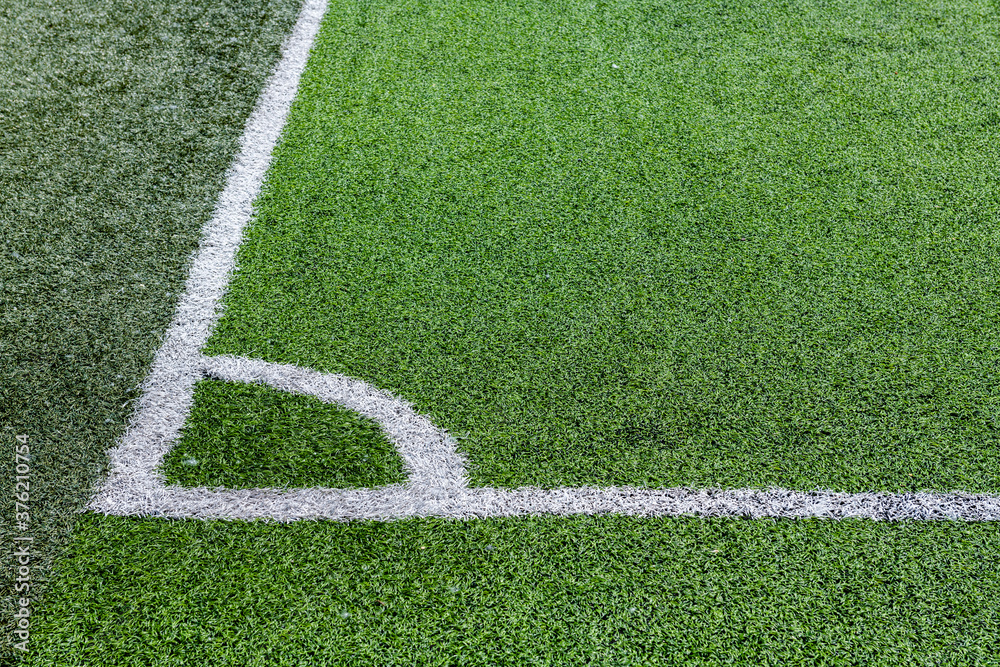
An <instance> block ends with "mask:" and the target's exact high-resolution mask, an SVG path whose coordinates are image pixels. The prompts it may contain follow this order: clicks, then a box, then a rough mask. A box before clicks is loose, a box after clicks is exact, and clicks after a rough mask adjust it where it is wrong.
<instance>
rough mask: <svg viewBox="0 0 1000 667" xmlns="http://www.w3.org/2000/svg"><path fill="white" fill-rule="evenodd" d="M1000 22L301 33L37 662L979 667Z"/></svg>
mask: <svg viewBox="0 0 1000 667" xmlns="http://www.w3.org/2000/svg"><path fill="white" fill-rule="evenodd" d="M321 17H322V23H321V22H320V19H321ZM997 26H998V15H997V8H996V7H995V6H994V5H990V4H986V3H977V2H969V3H965V4H962V6H961V7H956V6H955V5H953V4H949V5H944V4H936V3H902V2H900V3H896V2H885V3H880V2H843V3H792V4H788V5H787V6H784V5H783V6H780V7H779V6H765V7H759V6H756V5H753V4H751V3H701V2H690V3H677V4H674V3H671V4H662V3H656V2H633V3H627V2H623V3H585V2H570V1H567V2H555V3H542V2H512V3H496V2H474V3H461V4H455V3H451V4H449V3H444V2H437V1H431V2H402V3H393V2H372V3H364V4H362V3H351V2H341V1H339V0H330V2H329V6H327V2H324V1H322V0H310V1H309V2H307V3H306V4H305V8H304V9H303V10H302V14H301V16H300V17H299V21H298V24H297V25H296V27H295V28H294V29H293V30H292V33H291V37H290V38H289V39H288V40H287V41H286V43H285V47H284V55H283V57H282V59H281V60H280V62H279V63H278V64H277V66H276V69H275V71H274V73H273V75H272V76H271V77H270V78H269V79H268V80H267V82H266V85H264V89H263V93H262V94H261V97H260V99H259V101H258V103H257V107H256V110H255V111H254V112H253V113H252V114H250V116H249V120H248V121H247V124H246V129H245V131H244V134H243V139H242V144H241V145H242V148H241V149H240V152H239V154H238V155H237V156H236V158H235V161H234V163H233V166H232V167H231V168H230V169H229V171H228V172H227V177H226V178H227V180H226V184H225V186H224V187H223V188H222V189H221V194H220V195H219V196H218V205H217V207H216V209H215V213H214V214H213V216H212V217H211V220H209V221H208V222H207V224H206V225H205V228H204V235H203V238H202V241H201V246H200V250H199V252H198V253H197V255H196V256H194V259H193V261H192V263H191V264H190V267H189V277H188V282H187V285H186V287H185V288H184V291H183V294H182V295H181V296H180V297H179V300H178V301H177V309H176V313H175V315H174V320H173V323H172V324H171V325H170V327H169V328H168V329H167V330H166V333H165V335H164V342H163V345H162V347H161V348H160V350H159V352H158V353H157V355H156V358H155V359H154V360H153V361H152V364H151V366H150V370H149V372H148V376H147V377H146V379H145V381H144V384H143V395H142V396H141V397H140V398H139V400H138V403H137V405H138V407H137V409H136V411H135V414H134V415H133V417H132V418H131V420H130V422H129V425H128V428H127V430H126V431H125V433H124V435H123V436H122V437H121V440H120V441H119V443H118V444H117V446H115V447H114V448H113V449H112V451H111V453H110V467H109V474H108V475H107V476H106V477H104V478H102V479H100V480H95V482H94V484H95V486H96V487H97V491H96V493H95V494H94V495H93V496H92V497H91V498H89V499H87V500H86V503H87V507H88V509H89V512H88V513H87V514H85V515H84V516H82V517H81V518H79V519H77V521H76V524H75V528H74V532H73V537H72V539H71V541H70V542H69V544H68V546H67V549H66V553H65V554H64V555H63V556H62V557H61V558H60V559H59V560H57V561H56V564H55V565H54V567H53V573H52V577H51V581H50V582H48V583H47V589H46V591H47V592H46V593H45V604H44V606H42V607H41V608H40V609H39V610H38V612H37V625H35V626H34V629H33V642H34V646H33V648H32V651H31V652H30V654H29V655H28V658H27V662H28V664H38V665H42V664H102V665H113V664H123V665H125V664H241V665H254V664H261V665H264V664H289V665H293V664H425V663H426V664H512V665H513V664H609V665H616V664H757V663H762V664H956V665H957V664H1000V658H998V656H997V651H996V648H995V647H996V645H997V644H998V642H1000V604H998V601H1000V570H998V566H997V565H996V563H997V562H1000V528H998V524H997V520H998V519H1000V488H998V487H1000V447H998V444H1000V442H998V441H1000V429H998V425H1000V383H998V381H997V378H998V375H1000V326H998V325H997V322H998V321H1000V320H998V318H997V304H998V303H1000V279H998V275H1000V272H998V271H997V263H998V262H997V259H998V245H1000V235H998V232H1000V229H998V227H1000V205H998V203H1000V200H998V197H997V192H998V189H997V185H998V184H997V174H998V173H1000V148H998V147H1000V142H998V141H997V132H998V131H1000V116H998V115H997V113H996V111H995V104H994V102H995V100H996V99H997V93H1000V81H998V80H997V79H996V76H995V71H997V70H996V67H997V65H998V64H1000V63H998V62H997V60H998V58H1000V56H998V53H1000V49H998V46H1000V37H998V35H997V32H996V29H997ZM310 48H311V51H310ZM307 56H308V61H307ZM262 83H263V80H262Z"/></svg>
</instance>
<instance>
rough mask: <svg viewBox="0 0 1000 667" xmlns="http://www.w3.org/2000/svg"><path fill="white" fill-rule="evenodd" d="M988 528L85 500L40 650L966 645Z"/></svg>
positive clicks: (753, 656) (660, 656) (93, 656)
mask: <svg viewBox="0 0 1000 667" xmlns="http://www.w3.org/2000/svg"><path fill="white" fill-rule="evenodd" d="M997 562H1000V526H998V524H996V523H979V524H965V523H956V522H910V523H878V522H871V521H853V520H851V521H839V522H838V521H827V520H820V519H810V520H802V521H788V520H784V521H768V520H765V521H751V520H738V519H732V520H730V519H726V520H721V519H709V520H705V519H700V518H656V519H649V518H624V517H614V516H604V517H575V518H555V517H527V518H511V519H490V520H481V521H467V522H462V521H447V520H407V521H398V522H391V523H376V522H352V523H332V522H305V521H303V522H297V523H294V524H288V525H282V524H274V523H271V524H267V523H261V522H256V523H244V522H228V521H164V520H159V519H127V518H116V517H100V516H88V517H86V518H85V519H83V520H82V521H81V522H80V524H79V526H78V528H77V531H76V539H75V542H74V543H73V545H72V549H71V552H70V553H69V554H67V557H66V558H64V559H63V560H62V561H61V563H60V568H59V570H58V571H57V573H56V580H55V581H54V583H53V584H52V592H51V602H50V603H49V604H48V605H46V607H45V608H44V609H43V610H42V611H41V612H40V614H39V616H38V618H37V619H36V620H35V621H34V622H33V625H32V642H33V647H32V653H31V659H30V660H29V662H28V664H30V665H33V666H35V667H42V666H43V665H76V664H81V665H83V664H86V665H102V666H103V667H116V666H118V665H140V664H141V665H149V666H154V665H155V666H161V665H182V664H184V665H193V664H197V665H222V664H232V665H245V666H246V667H256V666H258V665H269V666H272V667H277V666H280V665H296V666H299V665H315V666H317V667H318V666H321V665H386V666H388V665H415V664H420V665H437V664H441V665H444V664H447V665H483V664H490V665H529V664H545V665H584V664H586V665H628V664H669V665H687V664H691V665H694V664H697V665H723V664H727V665H809V666H810V667H812V666H814V665H861V664H872V665H874V664H879V665H894V666H907V665H987V664H996V645H997V644H996V642H997V637H998V636H1000V573H998V570H997V567H996V563H997Z"/></svg>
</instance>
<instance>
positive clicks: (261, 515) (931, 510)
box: [92, 485, 1000, 522]
mask: <svg viewBox="0 0 1000 667" xmlns="http://www.w3.org/2000/svg"><path fill="white" fill-rule="evenodd" d="M118 500H119V501H120V500H124V499H123V498H119V499H118ZM132 500H133V501H134V502H127V503H121V502H118V503H114V505H113V506H110V505H105V506H96V507H93V508H92V509H94V510H96V511H98V512H104V513H106V514H118V515H123V514H128V515H144V516H157V517H169V518H178V519H179V518H198V519H243V520H251V519H269V520H273V521H281V522H288V521H297V520H303V519H331V520H337V521H347V520H359V519H370V520H379V521H386V520H394V519H404V518H409V517H447V518H454V519H473V518H487V517H505V516H527V515H543V514H553V515H563V516H568V515H574V514H622V515H629V516H637V517H657V516H700V517H748V518H754V519H763V518H791V519H804V518H808V517H820V518H826V519H852V518H854V519H873V520H876V521H902V520H929V519H930V520H934V519H937V520H940V519H951V520H962V521H997V520H1000V497H997V496H990V495H973V494H960V493H913V494H893V493H837V492H833V491H816V492H811V493H803V492H800V491H788V490H784V489H771V490H767V491H764V490H754V489H735V490H714V489H683V488H676V489H659V490H657V489H639V488H631V487H614V488H605V489H600V488H590V487H580V488H560V489H540V488H531V487H528V488H521V489H494V488H466V489H460V488H459V489H456V488H451V489H426V488H425V489H416V488H413V487H407V486H403V485H394V486H387V487H382V488H379V489H320V488H315V489H296V490H280V489H244V490H211V489H206V488H181V487H166V486H159V487H158V488H150V489H147V490H146V493H144V494H142V495H141V496H140V497H135V498H133V499H132Z"/></svg>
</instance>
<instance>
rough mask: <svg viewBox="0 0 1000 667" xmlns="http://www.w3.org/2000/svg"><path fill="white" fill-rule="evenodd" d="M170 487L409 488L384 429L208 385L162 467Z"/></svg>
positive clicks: (242, 389) (281, 399) (314, 402)
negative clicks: (175, 485) (387, 486)
mask: <svg viewBox="0 0 1000 667" xmlns="http://www.w3.org/2000/svg"><path fill="white" fill-rule="evenodd" d="M161 469H162V472H163V475H164V477H165V478H166V481H167V483H168V484H179V485H181V486H192V487H197V486H207V487H217V486H223V487H227V488H231V489H246V488H260V487H311V486H321V487H330V488H340V487H372V486H382V485H385V484H392V483H401V482H405V481H406V474H405V473H404V471H403V462H402V460H401V459H400V458H399V455H398V454H397V453H396V449H395V447H393V445H392V443H390V442H389V439H388V438H387V437H386V435H385V434H384V433H383V432H382V430H381V429H380V428H379V426H378V424H376V423H375V422H373V421H372V420H370V419H367V418H365V417H362V416H361V415H358V414H357V413H354V412H351V411H350V410H347V409H346V408H342V407H340V406H338V405H330V404H327V403H323V402H322V401H320V400H319V399H318V398H315V397H313V396H299V395H294V394H288V393H285V392H281V391H278V390H276V389H271V388H270V387H266V386H262V385H255V384H249V385H248V384H240V383H235V382H222V381H219V380H203V381H201V382H199V383H198V384H197V385H195V393H194V405H193V407H192V409H191V416H190V419H189V422H188V424H187V425H186V426H185V427H184V429H183V431H182V432H181V438H180V440H179V441H178V442H177V444H176V445H175V446H174V448H173V449H171V450H170V452H169V453H168V454H167V456H166V457H165V458H164V461H163V465H162V466H161Z"/></svg>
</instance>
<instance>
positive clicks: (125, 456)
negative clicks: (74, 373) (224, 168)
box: [89, 0, 327, 513]
mask: <svg viewBox="0 0 1000 667" xmlns="http://www.w3.org/2000/svg"><path fill="white" fill-rule="evenodd" d="M326 6H327V5H326V0H305V3H304V5H303V7H302V11H301V13H300V14H299V19H298V21H297V22H296V24H295V27H294V28H293V30H292V34H291V35H290V36H289V38H288V40H287V41H286V42H285V45H284V48H283V50H282V56H281V60H280V61H279V62H278V65H277V67H276V69H275V71H274V73H273V74H272V75H271V77H270V78H269V79H268V81H267V84H266V85H265V87H264V91H263V93H262V94H261V96H260V98H259V99H258V101H257V106H256V108H255V109H254V111H253V113H252V114H251V115H250V118H249V119H247V123H246V126H245V128H244V131H243V136H242V137H241V139H240V152H239V154H238V155H237V157H236V159H235V161H234V163H233V165H232V167H230V169H229V172H228V174H227V179H226V186H225V189H224V190H223V191H222V194H221V195H220V197H219V201H218V203H217V204H216V209H215V212H214V214H213V216H212V219H211V220H210V221H209V222H208V223H207V224H206V225H205V228H204V230H203V231H202V241H201V245H200V247H199V249H198V252H197V254H196V255H195V258H194V262H193V264H192V266H191V271H190V274H189V275H188V279H187V285H186V289H185V292H184V295H183V296H182V297H181V299H180V301H179V303H178V306H177V312H176V313H175V314H174V320H173V322H172V323H171V325H170V327H169V329H167V334H166V338H165V340H164V343H163V346H162V347H161V348H160V349H159V351H158V352H157V354H156V357H155V358H154V360H153V365H152V368H151V369H150V373H149V376H148V377H147V378H146V380H145V382H144V383H143V395H142V397H141V398H140V400H139V405H138V408H137V410H136V413H135V414H134V415H133V417H132V420H131V422H130V424H129V426H128V428H127V430H126V432H125V435H124V436H123V437H122V441H121V442H120V443H119V444H118V445H117V446H116V447H115V448H114V449H112V450H111V451H110V452H109V456H110V460H111V461H110V463H111V471H110V475H109V477H108V478H107V480H105V482H104V485H103V486H102V488H101V489H100V490H99V491H98V492H97V494H96V495H95V496H94V498H93V499H92V500H91V502H90V504H89V507H90V508H91V509H93V510H96V511H105V510H112V509H114V508H115V507H118V506H120V505H122V504H123V503H124V504H128V505H130V506H132V507H133V508H134V510H135V511H134V512H133V513H141V509H142V508H148V509H149V510H150V511H152V512H153V513H155V509H154V506H155V504H156V503H155V498H156V497H157V496H158V495H159V494H160V493H161V489H162V488H163V485H162V482H161V481H160V480H159V479H158V478H157V477H156V475H155V473H154V472H153V471H154V470H155V468H156V467H157V465H159V463H160V461H162V459H163V456H164V454H166V452H167V451H168V450H169V448H170V445H171V443H172V442H173V441H174V440H175V439H176V437H177V435H178V433H179V432H180V429H181V427H182V426H183V424H184V420H185V419H186V417H187V414H188V412H189V411H190V408H191V402H192V394H193V391H194V383H195V382H197V381H198V379H200V378H201V377H202V372H203V369H202V366H201V361H200V351H201V348H202V347H203V346H204V344H205V342H206V341H207V340H208V336H209V334H210V333H211V331H212V327H213V326H214V325H215V323H216V321H217V320H218V317H219V314H220V313H219V302H220V299H221V297H222V295H223V293H224V292H225V289H226V286H227V284H228V283H229V277H230V274H231V273H232V270H233V266H234V263H235V259H236V250H237V249H238V248H239V245H240V242H241V240H242V238H243V229H244V227H245V226H246V224H247V222H248V221H249V220H250V217H251V215H252V214H253V203H254V200H255V199H256V197H257V194H258V193H259V192H260V188H261V184H262V182H263V180H264V174H265V173H266V172H267V168H268V166H269V164H270V162H271V153H272V151H273V150H274V147H275V145H276V144H277V142H278V138H279V136H280V135H281V130H282V128H283V127H284V125H285V120H286V118H287V117H288V111H289V109H290V108H291V105H292V100H293V99H294V98H295V94H296V92H297V90H298V85H299V79H300V77H301V76H302V72H303V70H304V69H305V65H306V61H307V60H308V57H309V50H310V48H311V47H312V43H313V40H314V39H315V37H316V33H317V32H318V31H319V26H320V22H321V21H322V19H323V15H324V14H325V13H326Z"/></svg>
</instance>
